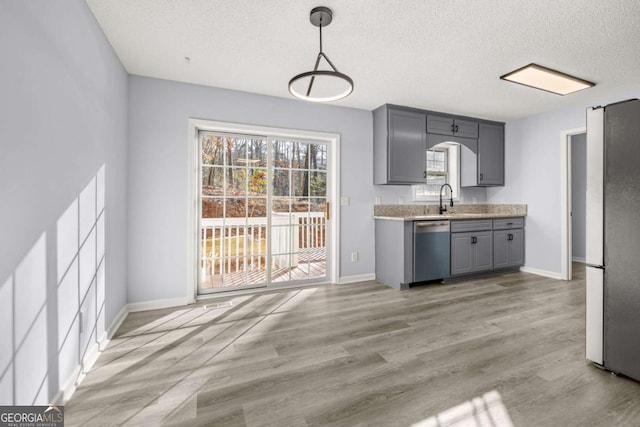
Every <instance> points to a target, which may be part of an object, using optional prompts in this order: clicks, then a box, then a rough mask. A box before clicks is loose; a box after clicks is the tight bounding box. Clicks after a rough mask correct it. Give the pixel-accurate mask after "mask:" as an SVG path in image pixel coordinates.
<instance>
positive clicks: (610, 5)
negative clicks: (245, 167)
mask: <svg viewBox="0 0 640 427" xmlns="http://www.w3.org/2000/svg"><path fill="white" fill-rule="evenodd" d="M87 3H88V4H89V6H90V8H91V9H92V11H93V13H94V15H95V16H96V18H97V20H98V22H99V24H100V25H101V27H102V28H103V29H104V32H105V33H106V35H107V37H108V38H109V40H110V42H111V44H112V45H113V47H114V49H115V51H116V52H117V54H118V56H119V57H120V60H121V61H122V63H123V64H124V66H125V68H126V69H127V71H128V72H129V73H131V74H137V75H142V76H149V77H156V78H161V79H169V80H177V81H181V82H189V83H196V84H202V85H208V86H215V87H221V88H228V89H235V90H241V91H248V92H254V93H260V94H266V95H273V96H279V97H284V98H290V97H291V95H289V92H288V91H287V84H288V81H289V79H290V78H291V77H292V76H293V75H295V74H298V73H301V72H303V71H308V70H309V69H311V68H312V67H313V63H314V61H315V58H316V55H317V53H318V29H317V28H316V27H313V26H312V25H311V24H310V23H309V11H310V10H311V9H312V8H313V7H315V6H321V5H322V6H328V7H330V8H331V9H333V13H334V16H333V22H332V23H331V25H330V26H329V27H327V28H326V29H325V30H324V31H323V39H324V51H325V53H326V54H327V55H328V56H329V58H330V59H331V60H332V61H333V63H334V64H335V65H336V66H337V67H338V69H339V70H340V71H341V72H343V73H346V74H348V75H350V76H351V77H352V78H353V80H354V82H355V89H354V92H353V94H352V95H351V96H350V97H348V98H346V99H344V100H341V101H337V102H334V103H333V104H335V105H342V106H348V107H355V108H364V109H368V110H371V109H374V108H376V107H378V106H379V105H381V104H384V103H393V104H400V105H409V106H413V107H418V108H425V109H431V110H440V111H447V112H452V113H459V114H467V115H473V116H479V117H485V118H489V119H496V120H510V119H516V118H520V117H525V116H528V115H532V114H537V113H541V112H544V111H549V110H554V109H558V108H562V107H565V106H569V105H573V104H584V103H585V102H588V100H589V99H593V98H592V97H594V96H596V97H598V96H605V95H606V94H609V93H613V92H616V91H621V90H625V89H628V88H630V87H638V84H639V79H638V74H639V71H640V54H639V52H640V50H639V48H640V18H639V17H640V1H638V0H606V1H602V0H579V1H577V0H575V1H559V0H536V1H531V0H528V1H521V0H447V1H444V0H397V1H384V0H313V1H310V0H273V1H261V0H179V1H176V0H87ZM185 57H189V58H191V61H190V63H187V61H185ZM530 62H535V63H538V64H540V65H544V66H547V67H551V68H555V69H557V70H560V71H563V72H566V73H569V74H573V75H576V76H577V77H580V78H583V79H586V80H590V81H593V82H595V83H596V84H597V85H596V87H595V88H592V89H588V90H586V91H583V92H578V93H575V94H572V95H568V96H565V97H562V96H558V95H553V94H549V93H546V92H542V91H537V90H534V89H530V88H527V87H524V86H520V85H515V84H512V83H507V82H504V81H501V80H500V79H499V76H501V75H503V74H505V73H507V72H508V71H512V70H514V69H516V68H519V67H521V66H523V65H526V64H528V63H530Z"/></svg>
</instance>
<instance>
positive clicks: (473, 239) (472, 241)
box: [471, 237, 478, 245]
mask: <svg viewBox="0 0 640 427" xmlns="http://www.w3.org/2000/svg"><path fill="white" fill-rule="evenodd" d="M476 243H478V238H477V237H472V238H471V244H472V245H474V244H476Z"/></svg>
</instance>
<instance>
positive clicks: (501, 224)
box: [493, 218, 524, 230]
mask: <svg viewBox="0 0 640 427" xmlns="http://www.w3.org/2000/svg"><path fill="white" fill-rule="evenodd" d="M513 228H524V218H500V219H494V220H493V229H494V230H510V229H513Z"/></svg>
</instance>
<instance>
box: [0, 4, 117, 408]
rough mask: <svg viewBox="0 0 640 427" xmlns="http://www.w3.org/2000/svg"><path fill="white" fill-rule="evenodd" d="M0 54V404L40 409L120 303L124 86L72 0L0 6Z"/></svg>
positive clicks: (85, 13)
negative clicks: (39, 406) (32, 406)
mask: <svg viewBox="0 0 640 427" xmlns="http://www.w3.org/2000/svg"><path fill="white" fill-rule="evenodd" d="M0 52H2V57H3V59H2V66H0V93H1V94H2V95H1V96H0V117H2V125H0V200H1V201H2V202H1V203H0V236H1V238H0V336H1V337H2V350H1V352H0V405H11V404H21V405H30V404H33V403H39V404H45V403H49V402H51V401H52V400H53V397H54V395H55V394H56V393H57V391H58V390H59V389H60V387H61V386H62V385H63V384H64V383H65V381H66V380H69V379H72V378H71V376H72V373H73V371H74V369H75V368H77V367H78V364H79V360H80V358H81V357H82V356H83V355H84V354H85V353H86V350H87V349H88V348H91V346H92V344H95V341H96V339H97V338H98V337H99V335H101V331H103V330H104V327H105V323H106V324H109V323H110V322H111V320H112V319H113V318H114V316H115V315H116V313H117V312H118V311H119V310H120V309H121V308H122V307H123V306H124V305H125V303H126V278H125V273H126V269H125V265H126V257H125V252H126V245H125V237H126V235H125V233H126V227H125V220H126V209H125V202H126V198H125V188H126V187H125V180H126V154H127V153H126V136H127V135H126V123H127V108H126V91H127V77H126V73H125V71H124V70H123V68H122V66H121V64H120V62H119V61H118V59H117V57H116V55H115V54H114V52H113V50H112V48H111V46H110V45H109V43H108V42H107V40H106V38H105V37H104V35H103V33H102V31H101V30H100V28H99V27H98V25H97V23H96V22H95V20H94V17H93V15H92V14H91V12H90V11H89V9H88V7H87V5H86V3H85V2H84V1H82V0H70V1H64V2H50V1H3V2H0ZM103 167H104V169H102V168H103ZM103 172H104V173H106V175H105V174H103ZM105 179H106V181H105ZM105 194H106V200H105ZM105 205H106V211H105V213H103V212H102V211H103V210H102V206H105ZM105 215H106V224H105ZM105 227H106V228H105ZM105 234H106V251H107V256H106V261H105V260H104V259H103V256H102V250H101V249H100V248H104V246H105V243H104V241H105ZM105 262H106V271H105ZM105 279H106V283H105ZM105 294H106V297H105ZM105 298H106V306H105V304H104V301H105ZM80 307H82V308H80ZM80 310H83V311H84V316H83V317H84V322H83V323H84V325H83V326H84V332H83V333H82V334H80V331H79V316H78V313H79V311H80Z"/></svg>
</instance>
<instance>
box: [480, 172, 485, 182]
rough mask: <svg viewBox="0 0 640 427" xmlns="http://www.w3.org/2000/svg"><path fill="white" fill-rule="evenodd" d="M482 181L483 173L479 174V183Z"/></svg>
mask: <svg viewBox="0 0 640 427" xmlns="http://www.w3.org/2000/svg"><path fill="white" fill-rule="evenodd" d="M483 179H484V174H483V173H481V174H480V181H482V180H483Z"/></svg>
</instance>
